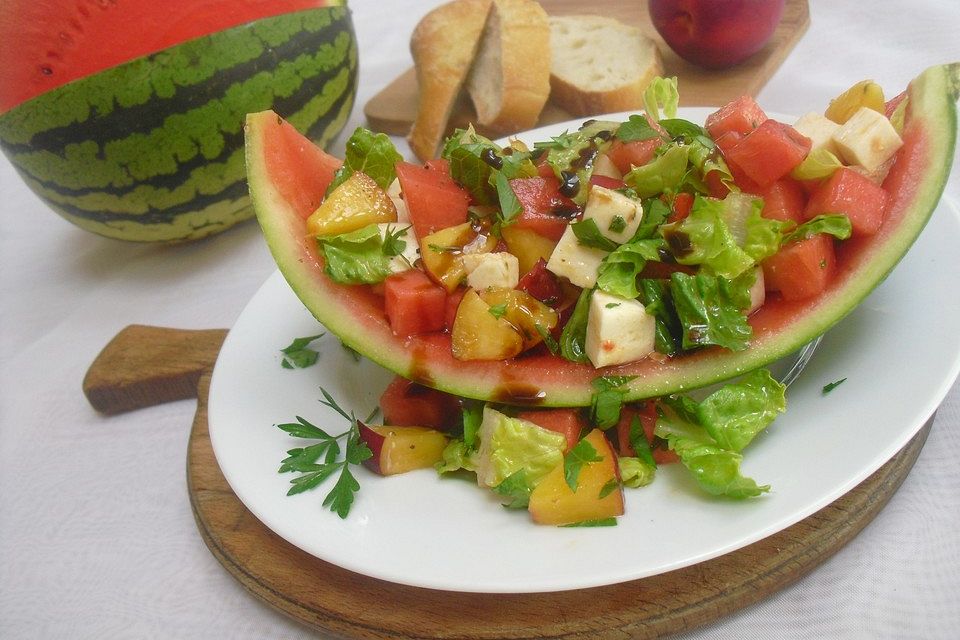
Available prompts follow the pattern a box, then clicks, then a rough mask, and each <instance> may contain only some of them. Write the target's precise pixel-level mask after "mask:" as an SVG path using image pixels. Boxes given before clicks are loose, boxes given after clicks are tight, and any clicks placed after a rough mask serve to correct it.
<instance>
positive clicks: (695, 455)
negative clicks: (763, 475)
mask: <svg viewBox="0 0 960 640" xmlns="http://www.w3.org/2000/svg"><path fill="white" fill-rule="evenodd" d="M654 433H655V434H656V435H657V436H658V437H660V438H663V439H664V440H666V441H667V444H668V445H669V447H670V449H671V450H672V451H674V452H676V454H677V455H678V456H679V458H680V462H681V464H683V466H684V467H686V469H687V470H688V471H689V472H690V473H691V474H692V475H693V477H694V479H695V480H696V481H697V484H698V485H699V486H700V488H701V489H703V490H704V491H706V492H707V493H709V494H711V495H715V496H727V497H730V498H737V499H742V498H752V497H756V496H758V495H760V494H762V493H765V492H767V491H769V490H770V487H769V485H763V486H759V485H757V483H756V481H754V480H753V479H752V478H748V477H745V476H743V475H741V473H740V463H741V462H742V460H743V456H742V455H741V454H739V453H737V452H735V451H727V450H726V449H723V448H722V447H720V446H718V445H717V444H716V443H715V442H714V441H713V439H712V438H711V437H710V434H709V433H707V431H706V429H704V428H703V427H701V426H700V425H697V424H694V423H692V422H689V421H687V420H684V419H683V418H682V417H680V416H679V415H677V413H675V412H674V411H672V410H671V408H669V407H667V408H665V409H664V410H663V411H662V414H661V415H660V417H659V418H657V426H656V428H655V430H654Z"/></svg>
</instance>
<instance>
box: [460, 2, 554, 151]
mask: <svg viewBox="0 0 960 640" xmlns="http://www.w3.org/2000/svg"><path fill="white" fill-rule="evenodd" d="M549 51H550V23H549V21H548V19H547V14H546V12H545V11H544V10H543V7H541V6H540V4H539V3H537V2H534V1H533V0H493V5H492V7H491V10H490V15H489V16H488V17H487V24H486V26H485V28H484V34H483V39H482V41H481V44H480V49H479V54H478V58H477V60H476V62H475V64H474V67H473V69H472V70H471V72H470V76H469V78H468V79H467V90H468V92H469V93H470V98H471V100H472V101H473V104H474V108H475V109H476V111H477V121H478V122H479V123H480V124H482V125H484V126H485V127H487V128H489V129H491V130H493V131H498V132H501V133H514V132H516V131H520V130H522V129H529V128H531V127H533V126H535V125H536V124H537V119H538V118H539V116H540V112H541V111H542V110H543V105H544V104H546V102H547V98H548V97H549V95H550V56H549Z"/></svg>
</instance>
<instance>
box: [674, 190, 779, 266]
mask: <svg viewBox="0 0 960 640" xmlns="http://www.w3.org/2000/svg"><path fill="white" fill-rule="evenodd" d="M762 208H763V201H762V200H759V199H756V198H753V197H752V196H749V195H746V194H742V193H730V194H728V195H727V197H726V198H725V199H723V200H716V199H714V198H703V197H700V196H697V197H696V198H694V201H693V207H692V208H691V209H690V215H688V216H687V217H686V218H684V219H683V220H680V221H679V222H673V223H670V224H665V225H663V226H662V227H660V233H661V234H662V235H663V237H664V238H665V239H666V241H667V244H668V245H669V246H670V248H671V250H672V251H673V254H674V256H675V257H676V259H677V262H679V263H680V264H685V265H700V266H702V267H704V268H705V269H706V270H707V271H708V272H710V273H715V274H717V275H720V276H723V277H724V278H727V279H732V278H736V277H737V276H738V275H740V274H741V273H743V272H744V271H746V270H747V269H749V268H750V267H752V266H753V265H754V264H756V262H757V261H759V260H762V259H763V258H766V257H767V256H770V255H773V254H774V253H776V252H777V250H779V248H780V242H781V240H782V237H783V230H784V228H785V227H786V223H784V222H781V221H779V220H768V219H767V218H764V217H762V216H761V215H760V212H761V211H762Z"/></svg>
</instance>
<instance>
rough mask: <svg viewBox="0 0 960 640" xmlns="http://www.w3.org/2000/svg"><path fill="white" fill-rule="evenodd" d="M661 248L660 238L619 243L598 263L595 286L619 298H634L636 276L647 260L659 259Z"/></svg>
mask: <svg viewBox="0 0 960 640" xmlns="http://www.w3.org/2000/svg"><path fill="white" fill-rule="evenodd" d="M663 248H664V243H663V240H662V239H661V238H649V239H646V240H635V241H632V242H628V243H627V244H623V245H620V246H619V247H617V248H616V249H614V250H613V251H612V252H611V253H610V254H609V255H608V256H607V257H606V258H604V259H603V262H601V263H600V268H599V270H598V273H597V286H598V287H599V288H600V289H602V290H603V291H606V292H607V293H610V294H612V295H615V296H619V297H621V298H627V299H633V298H636V297H637V296H639V295H640V291H639V290H638V289H637V276H638V275H640V272H641V271H643V267H644V266H646V264H647V261H648V260H653V261H655V262H656V261H659V260H660V251H661V249H663Z"/></svg>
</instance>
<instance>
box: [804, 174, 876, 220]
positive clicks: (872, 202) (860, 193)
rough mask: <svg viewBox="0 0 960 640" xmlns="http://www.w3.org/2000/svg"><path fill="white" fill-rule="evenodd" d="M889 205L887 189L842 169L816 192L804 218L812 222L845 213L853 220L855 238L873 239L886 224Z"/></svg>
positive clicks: (805, 210)
mask: <svg viewBox="0 0 960 640" xmlns="http://www.w3.org/2000/svg"><path fill="white" fill-rule="evenodd" d="M886 204H887V192H886V191H884V190H883V187H881V186H880V185H878V184H876V183H874V182H872V181H871V180H870V179H869V178H867V177H865V176H863V175H861V174H859V173H857V172H856V171H854V170H853V169H848V168H847V167H841V168H840V169H837V170H836V171H834V173H833V175H832V176H830V178H829V179H827V180H826V181H825V182H823V183H822V184H821V185H820V186H819V187H817V189H816V190H815V191H814V192H813V195H811V196H810V201H809V202H808V203H807V207H806V209H804V212H803V216H804V218H806V219H807V220H809V219H810V218H813V217H816V216H818V215H820V214H824V213H842V214H844V215H846V216H847V217H848V218H849V219H850V225H851V226H852V227H853V235H854V236H869V235H873V234H874V233H876V232H877V229H879V228H880V225H881V224H882V223H883V212H884V209H885V207H886Z"/></svg>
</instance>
